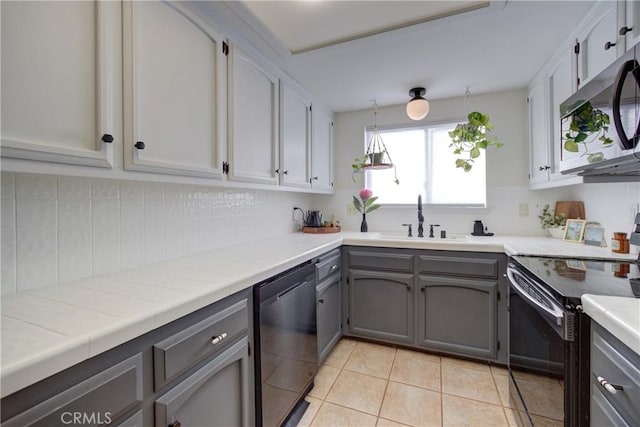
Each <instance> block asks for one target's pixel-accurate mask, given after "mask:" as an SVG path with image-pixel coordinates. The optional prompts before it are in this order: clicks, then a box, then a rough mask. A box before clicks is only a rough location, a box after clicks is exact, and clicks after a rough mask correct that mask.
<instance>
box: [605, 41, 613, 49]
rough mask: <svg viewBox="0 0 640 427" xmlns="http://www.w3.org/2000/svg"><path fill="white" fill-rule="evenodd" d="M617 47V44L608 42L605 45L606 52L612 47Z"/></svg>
mask: <svg viewBox="0 0 640 427" xmlns="http://www.w3.org/2000/svg"><path fill="white" fill-rule="evenodd" d="M615 45H616V44H615V43H611V42H606V43H605V44H604V50H609V49H611V48H612V47H614V46H615Z"/></svg>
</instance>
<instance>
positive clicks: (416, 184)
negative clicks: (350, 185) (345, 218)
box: [365, 123, 487, 208]
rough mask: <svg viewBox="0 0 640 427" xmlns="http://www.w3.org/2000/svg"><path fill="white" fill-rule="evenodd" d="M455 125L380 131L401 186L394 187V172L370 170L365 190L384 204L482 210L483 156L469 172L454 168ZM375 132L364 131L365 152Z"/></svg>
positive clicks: (484, 161) (388, 128) (393, 128)
mask: <svg viewBox="0 0 640 427" xmlns="http://www.w3.org/2000/svg"><path fill="white" fill-rule="evenodd" d="M456 125H457V123H441V124H433V125H426V126H425V125H420V126H403V127H398V126H396V127H382V128H380V127H378V130H379V132H380V136H381V137H382V140H383V141H384V145H385V146H386V147H387V151H388V152H389V154H390V156H391V160H392V161H393V163H394V165H395V166H396V168H397V176H398V180H399V181H400V184H399V185H397V184H396V183H395V182H394V171H393V169H385V170H375V171H372V170H368V171H366V172H365V185H366V187H367V188H370V189H371V190H372V191H373V194H374V195H376V196H378V197H379V199H378V202H379V203H381V204H388V205H401V204H415V203H416V202H417V198H418V194H422V200H423V201H424V202H425V203H427V204H431V205H436V206H452V207H476V208H477V207H485V206H486V199H487V188H486V153H482V155H481V156H480V157H479V158H477V159H475V162H474V164H473V168H472V169H471V171H470V172H464V171H463V170H462V169H461V168H457V167H456V165H455V161H456V159H457V158H458V157H459V156H457V155H455V154H453V149H452V148H451V147H449V144H450V143H451V139H450V138H449V134H448V132H449V131H451V130H453V129H454V128H455V127H456ZM372 131H373V128H371V129H367V131H366V132H365V137H366V138H365V150H366V145H368V143H369V141H370V140H371V134H372Z"/></svg>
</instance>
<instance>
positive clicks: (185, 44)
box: [123, 2, 226, 178]
mask: <svg viewBox="0 0 640 427" xmlns="http://www.w3.org/2000/svg"><path fill="white" fill-rule="evenodd" d="M176 7H179V5H177V6H174V5H171V4H170V3H165V2H124V3H123V9H124V23H123V30H124V31H123V34H124V47H125V49H124V78H125V90H124V94H125V112H124V118H125V121H124V124H125V155H124V157H125V168H126V169H129V170H137V171H143V172H157V173H164V174H174V175H184V176H198V177H207V178H221V177H222V163H221V162H222V151H221V150H222V147H223V144H222V142H223V140H224V137H223V133H222V132H223V128H224V125H223V124H224V120H225V118H224V113H225V105H224V102H225V101H224V99H225V92H224V84H225V82H226V57H225V56H224V53H223V41H224V39H223V37H222V35H220V34H219V33H217V32H215V31H214V30H213V29H212V28H211V27H209V26H206V25H205V24H203V23H201V22H200V21H199V20H198V19H197V18H196V17H193V16H191V15H189V16H187V15H185V14H183V12H182V11H179V10H178V9H176Z"/></svg>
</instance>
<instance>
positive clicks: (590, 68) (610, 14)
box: [578, 1, 624, 86]
mask: <svg viewBox="0 0 640 427" xmlns="http://www.w3.org/2000/svg"><path fill="white" fill-rule="evenodd" d="M597 7H599V11H598V12H599V13H598V14H597V15H595V17H594V19H593V20H592V21H591V22H589V25H588V26H587V27H585V29H584V31H582V33H581V36H580V38H579V39H578V42H579V43H580V53H579V54H578V77H579V78H580V83H579V84H580V86H584V84H586V83H587V82H588V81H589V80H591V79H592V78H594V77H595V76H596V75H598V73H599V72H600V71H602V70H604V69H605V68H606V67H607V66H608V65H609V64H611V63H612V62H613V61H615V60H616V58H617V57H618V54H617V46H612V47H610V48H608V49H607V46H606V43H607V42H609V43H615V44H618V43H621V44H624V37H621V36H620V38H619V36H618V25H617V5H616V2H615V1H607V2H601V3H600V4H599V5H598V6H597ZM618 39H619V41H618ZM622 52H624V48H623V49H622Z"/></svg>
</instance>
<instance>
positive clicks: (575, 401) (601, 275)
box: [507, 256, 640, 426]
mask: <svg viewBox="0 0 640 427" xmlns="http://www.w3.org/2000/svg"><path fill="white" fill-rule="evenodd" d="M507 276H508V279H509V282H510V290H509V359H508V360H509V374H510V385H509V393H510V400H511V404H512V405H511V406H512V407H513V408H517V411H516V412H517V416H518V417H519V418H520V420H519V421H520V423H521V424H522V425H547V424H549V425H552V424H561V425H564V426H589V424H590V423H589V351H590V349H589V344H590V335H589V334H590V319H589V317H588V316H587V315H586V314H584V313H583V312H582V306H581V298H582V296H583V295H585V294H593V295H607V296H620V297H629V298H639V297H640V270H639V266H638V262H637V261H613V260H593V259H566V258H554V257H538V256H513V257H511V258H510V260H509V265H508V267H507Z"/></svg>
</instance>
